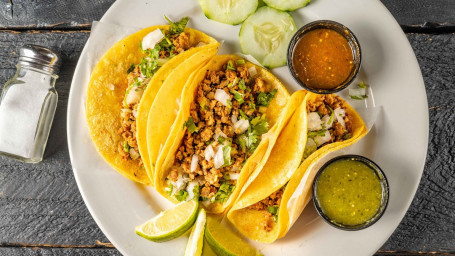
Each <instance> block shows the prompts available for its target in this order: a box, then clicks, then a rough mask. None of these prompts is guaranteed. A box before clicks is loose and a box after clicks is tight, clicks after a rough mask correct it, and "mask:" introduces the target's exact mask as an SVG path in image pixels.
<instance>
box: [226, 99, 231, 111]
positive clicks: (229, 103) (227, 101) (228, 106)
mask: <svg viewBox="0 0 455 256" xmlns="http://www.w3.org/2000/svg"><path fill="white" fill-rule="evenodd" d="M226 104H227V108H228V109H231V108H232V101H231V100H226Z"/></svg>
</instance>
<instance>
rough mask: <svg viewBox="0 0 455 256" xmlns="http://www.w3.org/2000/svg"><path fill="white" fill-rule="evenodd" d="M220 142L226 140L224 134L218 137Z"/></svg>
mask: <svg viewBox="0 0 455 256" xmlns="http://www.w3.org/2000/svg"><path fill="white" fill-rule="evenodd" d="M216 140H217V141H218V142H219V143H220V144H223V143H224V141H226V138H225V137H223V136H218V138H217V139H216Z"/></svg>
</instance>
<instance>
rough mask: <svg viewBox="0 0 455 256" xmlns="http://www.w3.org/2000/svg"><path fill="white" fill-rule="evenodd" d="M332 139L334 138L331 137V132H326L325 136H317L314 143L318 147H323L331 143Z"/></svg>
mask: <svg viewBox="0 0 455 256" xmlns="http://www.w3.org/2000/svg"><path fill="white" fill-rule="evenodd" d="M330 139H332V136H331V135H330V132H329V131H325V134H324V136H316V137H314V141H315V142H316V145H318V147H319V146H321V145H322V144H324V143H326V142H329V141H330Z"/></svg>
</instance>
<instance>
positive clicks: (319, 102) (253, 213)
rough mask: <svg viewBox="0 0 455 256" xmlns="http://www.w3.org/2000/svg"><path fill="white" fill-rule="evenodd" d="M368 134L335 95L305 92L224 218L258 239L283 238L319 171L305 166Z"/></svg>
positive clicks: (263, 240)
mask: <svg viewBox="0 0 455 256" xmlns="http://www.w3.org/2000/svg"><path fill="white" fill-rule="evenodd" d="M296 93H299V92H296ZM366 132H367V129H366V126H365V124H364V123H363V121H362V119H361V117H360V116H359V115H358V114H357V113H356V112H355V110H354V109H353V108H352V107H350V106H349V105H348V104H347V103H346V101H344V100H343V99H341V98H340V97H339V96H336V95H319V94H314V93H310V92H308V93H307V94H306V96H305V100H304V101H303V103H302V105H301V106H299V107H298V108H297V109H296V111H295V112H294V114H293V116H292V117H291V118H290V120H289V121H288V123H287V125H286V126H285V127H284V128H283V130H282V132H281V133H280V135H279V137H278V139H277V141H276V143H275V145H274V148H273V149H272V153H271V154H270V156H269V158H268V159H267V162H266V164H265V165H263V166H262V168H261V169H257V170H256V172H258V175H256V177H255V178H254V179H252V178H250V179H249V180H248V182H247V183H246V184H245V186H244V191H243V193H242V194H241V196H240V197H239V199H238V200H237V201H236V202H235V203H234V205H233V207H232V209H231V210H230V211H229V213H228V215H227V216H228V219H229V220H230V221H231V222H232V223H233V224H234V226H235V227H236V228H237V229H238V230H239V231H240V232H241V233H243V234H244V235H245V236H247V237H249V238H250V239H253V240H256V241H259V242H263V243H271V242H273V241H275V240H276V239H278V238H281V237H283V236H284V235H285V234H286V233H287V232H288V230H289V229H290V227H291V226H292V225H293V223H294V222H295V221H296V220H297V218H298V217H299V215H300V213H301V212H302V210H303V209H304V207H305V206H306V205H307V203H308V202H309V200H310V198H311V186H312V181H313V179H314V176H315V174H316V171H317V170H313V169H314V168H313V169H310V168H309V167H310V166H311V165H312V164H313V163H315V162H316V161H317V160H318V159H320V158H321V157H322V156H324V155H325V154H327V153H329V152H332V151H334V150H337V149H340V148H343V147H346V146H349V145H351V144H353V143H355V142H356V141H358V140H359V139H360V138H361V137H363V136H364V135H365V134H366ZM252 177H254V176H252Z"/></svg>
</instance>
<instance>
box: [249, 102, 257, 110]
mask: <svg viewBox="0 0 455 256" xmlns="http://www.w3.org/2000/svg"><path fill="white" fill-rule="evenodd" d="M248 107H250V108H251V109H252V110H256V104H254V103H253V102H251V101H250V102H248Z"/></svg>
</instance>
